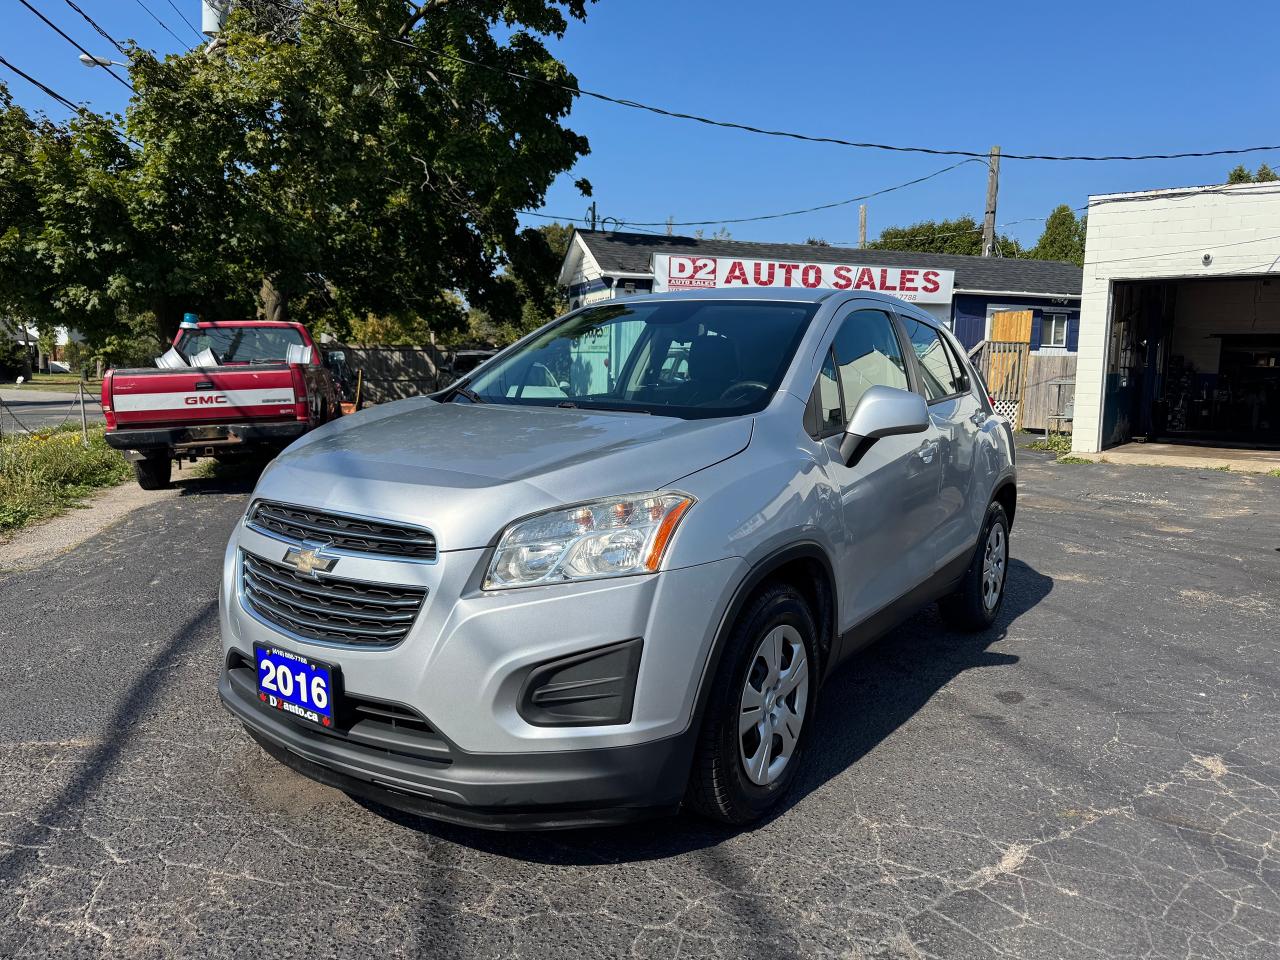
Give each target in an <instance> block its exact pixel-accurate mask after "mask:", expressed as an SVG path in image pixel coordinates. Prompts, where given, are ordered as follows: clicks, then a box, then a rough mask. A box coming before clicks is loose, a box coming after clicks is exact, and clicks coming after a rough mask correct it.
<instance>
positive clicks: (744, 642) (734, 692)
mask: <svg viewBox="0 0 1280 960" xmlns="http://www.w3.org/2000/svg"><path fill="white" fill-rule="evenodd" d="M783 625H786V626H791V627H794V628H795V630H796V632H797V633H798V634H799V635H800V638H801V640H802V641H803V643H804V648H805V652H806V657H807V663H808V672H809V680H808V687H807V696H806V698H805V701H806V702H805V705H804V711H803V718H804V722H803V723H802V724H801V728H800V732H799V735H798V736H797V738H796V745H795V747H794V749H793V751H792V754H791V756H790V758H789V759H788V761H787V763H786V765H785V766H784V768H783V769H782V771H781V773H780V774H779V775H778V778H777V779H776V780H774V781H773V782H772V783H769V784H768V785H766V786H761V785H758V784H756V783H754V782H752V780H751V779H749V777H748V776H747V772H746V770H745V768H744V764H743V760H742V758H741V756H740V755H739V736H740V735H739V733H738V721H739V717H740V709H741V707H740V704H741V698H742V694H743V689H744V684H745V683H746V682H747V675H748V671H750V670H751V669H752V667H753V665H754V663H755V654H756V651H757V648H758V647H759V646H760V644H761V642H762V641H763V640H764V638H765V637H767V636H768V635H769V633H770V632H771V631H773V630H774V629H775V628H776V627H778V626H783ZM816 636H817V631H816V629H815V627H814V621H813V613H812V611H810V609H809V606H808V604H807V603H805V601H804V598H803V597H802V596H801V595H800V594H799V592H798V591H796V589H795V588H794V587H791V586H788V585H786V584H774V585H772V586H768V587H765V588H763V589H762V590H761V591H760V592H759V593H758V594H756V596H755V597H753V598H752V599H751V601H750V602H749V603H748V605H747V607H746V609H745V610H743V612H742V614H741V616H739V618H738V621H737V623H735V624H734V626H733V630H732V633H731V634H730V635H729V638H728V641H727V643H726V646H725V650H724V653H723V655H722V656H721V659H720V665H719V668H718V670H717V672H716V677H715V680H714V681H713V686H712V688H711V692H710V698H709V700H708V703H707V709H706V714H705V716H704V719H703V722H702V729H701V731H700V732H699V735H698V746H697V752H696V754H695V757H694V765H693V772H692V774H691V776H690V779H689V790H688V795H687V802H688V806H689V807H690V809H692V810H694V811H695V812H697V813H700V814H702V815H703V816H705V817H709V818H711V819H713V820H718V821H720V822H721V823H728V824H733V825H735V826H742V825H745V824H749V823H751V822H753V821H756V820H759V819H760V818H761V817H763V816H764V815H765V814H767V813H768V812H769V811H770V810H771V809H772V808H773V807H775V806H777V805H778V803H780V802H781V801H782V799H783V797H784V796H786V794H787V791H788V790H789V789H790V787H791V784H792V783H793V782H794V780H795V778H796V773H797V771H798V770H799V768H800V766H801V764H802V762H803V759H804V748H805V741H806V739H807V737H808V732H809V729H810V727H811V726H812V725H813V722H812V721H813V710H814V703H815V701H816V699H817V698H816V696H815V694H816V693H817V686H818V677H819V672H820V670H819V667H820V663H819V661H818V658H817V643H816Z"/></svg>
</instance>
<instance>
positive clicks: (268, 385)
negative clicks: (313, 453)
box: [111, 363, 297, 429]
mask: <svg viewBox="0 0 1280 960" xmlns="http://www.w3.org/2000/svg"><path fill="white" fill-rule="evenodd" d="M295 403H296V398H295V395H294V387H293V374H292V372H291V371H290V369H289V366H288V364H283V363H280V364H270V365H260V366H246V367H238V368H237V367H217V368H212V367H197V368H194V369H191V370H145V369H144V370H116V371H114V375H113V376H112V378H111V406H112V408H113V410H114V412H115V417H116V423H117V424H118V426H119V428H121V429H127V428H130V427H143V426H156V425H162V424H163V425H177V426H181V425H183V424H188V423H231V422H235V423H246V422H251V421H264V422H265V421H270V420H289V419H292V418H293V417H294V416H295V414H296V410H297V408H296V406H295Z"/></svg>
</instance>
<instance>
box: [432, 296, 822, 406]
mask: <svg viewBox="0 0 1280 960" xmlns="http://www.w3.org/2000/svg"><path fill="white" fill-rule="evenodd" d="M817 309H818V305H817V304H815V303H785V302H777V301H749V300H678V301H674V300H672V301H653V302H649V303H645V302H641V301H635V300H629V301H627V302H626V303H610V304H609V305H607V306H600V307H596V308H594V309H589V310H584V311H582V312H581V313H578V314H575V315H574V316H571V317H569V318H567V319H566V320H564V321H561V322H560V323H557V324H554V325H552V326H551V327H549V328H547V329H546V330H544V331H543V332H542V333H540V334H538V335H537V336H536V337H534V338H533V339H532V340H530V341H528V342H527V343H525V344H524V345H523V346H521V347H519V348H518V349H517V350H516V351H515V352H514V353H511V354H510V355H508V356H506V357H503V358H502V359H501V360H499V361H498V362H496V363H495V364H493V365H492V366H490V367H489V368H487V369H485V370H482V371H481V372H480V373H479V374H478V375H477V376H476V377H475V378H474V380H472V381H470V382H468V383H466V387H467V388H469V389H468V390H466V391H456V392H455V394H454V399H455V400H461V401H462V402H466V401H467V400H468V399H471V400H477V399H478V400H481V401H483V402H487V403H512V404H530V405H542V406H574V407H582V408H584V409H593V408H594V409H607V410H635V411H637V412H641V413H655V414H662V415H664V416H672V417H682V418H686V419H691V418H699V417H727V416H735V415H740V414H744V413H756V412H758V411H760V410H762V409H764V407H765V405H766V404H767V403H768V402H769V398H770V397H771V396H772V395H773V393H774V391H775V390H777V388H778V384H779V383H780V382H781V381H782V375H783V374H784V373H785V372H786V369H787V366H788V365H789V364H790V362H791V357H792V354H794V353H795V349H796V345H797V344H798V343H799V342H800V337H801V335H802V334H803V333H804V330H805V328H806V327H807V325H808V323H809V321H810V320H811V319H812V318H813V315H814V314H815V313H816V312H817ZM467 394H471V396H470V397H468V396H467Z"/></svg>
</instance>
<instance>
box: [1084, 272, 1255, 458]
mask: <svg viewBox="0 0 1280 960" xmlns="http://www.w3.org/2000/svg"><path fill="white" fill-rule="evenodd" d="M1130 440H1152V441H1161V442H1165V443H1192V444H1207V445H1214V446H1241V447H1256V448H1264V449H1272V448H1280V279H1277V278H1264V277H1238V278H1236V277H1231V278H1214V279H1203V280H1175V279H1170V280H1143V281H1118V282H1117V283H1116V285H1115V291H1114V295H1113V297H1112V311H1111V335H1110V341H1109V354H1108V364H1107V379H1106V384H1105V393H1104V402H1103V426H1102V445H1103V446H1104V447H1111V446H1115V445H1117V444H1121V443H1126V442H1128V441H1130Z"/></svg>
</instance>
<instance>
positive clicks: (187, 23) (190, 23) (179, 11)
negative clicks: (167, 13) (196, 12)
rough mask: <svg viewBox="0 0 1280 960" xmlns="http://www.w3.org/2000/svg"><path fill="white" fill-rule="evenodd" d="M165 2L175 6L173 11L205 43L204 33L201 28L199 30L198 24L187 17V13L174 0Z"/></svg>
mask: <svg viewBox="0 0 1280 960" xmlns="http://www.w3.org/2000/svg"><path fill="white" fill-rule="evenodd" d="M164 2H165V3H167V4H169V6H171V7H173V12H174V13H176V14H177V15H178V18H179V19H180V20H181V21H182V22H183V23H185V24H186V25H187V26H188V27H190V28H191V32H192V33H194V34H195V35H196V39H198V40H199V41H200V42H201V43H204V34H203V33H201V32H200V31H199V30H197V29H196V25H195V24H194V23H192V22H191V21H190V20H188V19H187V15H186V14H185V13H183V12H182V11H181V10H179V9H178V5H177V4H176V3H174V2H173V0H164Z"/></svg>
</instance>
